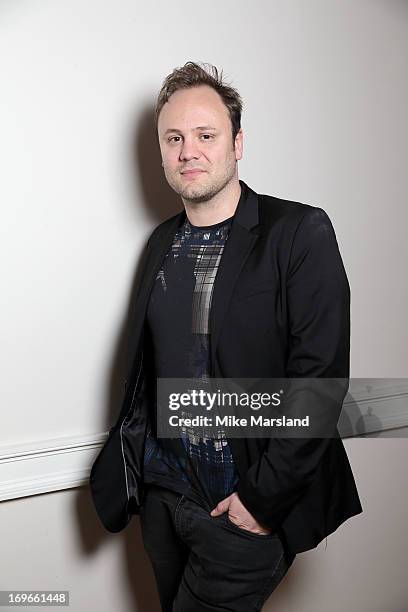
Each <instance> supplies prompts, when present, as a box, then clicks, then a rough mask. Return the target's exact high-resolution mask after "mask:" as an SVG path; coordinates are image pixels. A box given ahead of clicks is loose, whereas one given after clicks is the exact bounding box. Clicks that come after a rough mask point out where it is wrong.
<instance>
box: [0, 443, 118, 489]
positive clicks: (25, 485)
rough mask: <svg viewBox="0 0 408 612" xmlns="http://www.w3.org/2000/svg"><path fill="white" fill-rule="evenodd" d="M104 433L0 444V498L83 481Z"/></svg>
mask: <svg viewBox="0 0 408 612" xmlns="http://www.w3.org/2000/svg"><path fill="white" fill-rule="evenodd" d="M107 435H108V433H107V432H105V433H99V434H93V435H85V436H71V437H66V436H64V437H61V438H52V439H48V440H39V441H33V442H32V443H24V444H13V445H7V446H5V445H3V446H0V501H5V500H8V499H16V498H18V497H27V496H30V495H38V494H39V493H49V492H52V491H61V490H62V489H72V488H74V487H80V486H82V485H86V484H87V483H88V479H89V472H90V469H91V466H92V463H93V461H94V459H95V457H96V455H97V454H98V452H99V450H100V448H101V447H102V445H103V443H104V441H105V440H106V437H107Z"/></svg>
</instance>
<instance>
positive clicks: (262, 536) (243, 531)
mask: <svg viewBox="0 0 408 612" xmlns="http://www.w3.org/2000/svg"><path fill="white" fill-rule="evenodd" d="M222 516H223V517H224V521H225V524H226V525H227V527H230V528H231V529H233V530H234V531H236V532H237V533H239V534H241V535H244V536H249V537H251V538H255V539H257V540H259V539H263V540H271V539H274V538H279V535H278V533H277V532H276V531H275V532H272V533H254V532H253V531H249V530H248V529H244V528H243V527H240V526H239V525H236V524H235V523H234V522H233V521H232V520H231V519H230V517H229V515H228V512H224V514H223V515H222Z"/></svg>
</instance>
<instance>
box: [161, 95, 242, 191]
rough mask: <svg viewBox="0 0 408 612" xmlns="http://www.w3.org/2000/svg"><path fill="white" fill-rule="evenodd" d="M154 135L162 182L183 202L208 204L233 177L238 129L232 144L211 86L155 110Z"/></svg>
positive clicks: (227, 120) (238, 149)
mask: <svg viewBox="0 0 408 612" xmlns="http://www.w3.org/2000/svg"><path fill="white" fill-rule="evenodd" d="M158 136H159V144H160V151H161V155H162V160H163V168H164V173H165V175H166V179H167V181H168V183H169V185H170V187H172V189H174V191H175V192H176V193H178V194H179V195H181V197H182V198H183V199H184V200H185V201H187V202H205V201H207V200H210V199H211V198H213V197H214V196H215V195H216V194H217V193H219V192H220V191H221V190H222V189H223V188H224V187H225V186H226V185H227V184H228V183H230V182H231V181H232V180H233V179H234V178H235V177H236V178H237V177H238V172H237V163H236V161H237V160H238V159H241V158H242V144H243V142H242V139H243V134H242V130H240V131H239V132H238V134H237V136H236V138H235V142H234V144H233V142H232V132H231V120H230V116H229V112H228V109H227V107H226V106H225V104H224V103H223V101H222V99H221V97H220V96H219V95H218V93H217V92H216V91H215V90H214V89H213V88H212V87H209V86H208V85H200V86H197V87H192V88H190V89H181V90H178V91H176V92H175V93H174V94H172V95H171V96H170V98H169V100H168V101H167V102H166V104H165V105H164V106H163V108H162V110H161V112H160V115H159V119H158ZM189 170H195V172H189Z"/></svg>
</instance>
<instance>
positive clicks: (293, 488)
mask: <svg viewBox="0 0 408 612" xmlns="http://www.w3.org/2000/svg"><path fill="white" fill-rule="evenodd" d="M240 185H241V197H240V200H239V203H238V206H237V209H236V212H235V215H234V218H233V222H232V226H231V231H230V235H229V238H228V240H227V242H226V245H225V248H224V252H223V256H222V258H221V262H220V267H219V269H218V272H217V276H216V279H215V284H214V289H213V295H212V303H211V312H210V347H211V375H212V376H214V377H219V378H223V377H228V378H252V377H254V378H285V377H288V378H289V377H291V378H297V377H304V378H308V377H313V378H320V377H323V378H326V377H327V378H343V379H346V380H347V379H348V377H349V341H350V289H349V284H348V281H347V276H346V273H345V270H344V266H343V263H342V259H341V256H340V253H339V249H338V245H337V240H336V236H335V232H334V230H333V227H332V224H331V222H330V219H329V217H328V215H327V214H326V212H325V211H324V210H323V209H321V208H318V207H314V206H309V205H306V204H302V203H299V202H291V201H287V200H282V199H279V198H276V197H272V196H267V195H260V194H257V193H255V192H254V191H253V190H252V189H250V188H249V187H248V186H247V185H246V184H245V183H244V182H243V181H240ZM185 217H186V213H185V211H184V210H183V211H182V212H180V213H178V214H177V215H175V216H173V217H171V218H170V219H167V220H166V221H164V222H163V223H161V224H160V225H159V226H157V228H156V229H155V230H154V231H153V233H152V234H151V236H150V238H149V240H148V243H147V249H146V254H145V261H144V265H143V271H142V276H141V280H140V284H139V291H138V296H137V299H136V303H135V308H134V313H133V318H132V320H131V325H130V329H129V367H128V375H127V378H126V381H125V397H124V400H123V404H122V409H121V411H120V415H119V418H118V420H117V422H116V424H115V425H114V427H113V428H112V429H111V430H110V432H109V438H108V441H107V442H106V443H105V446H104V447H103V448H102V451H101V452H100V454H99V455H98V457H97V459H96V461H95V463H94V465H93V468H92V472H91V478H90V483H91V489H92V494H93V498H94V502H95V505H96V509H97V512H98V515H99V517H100V518H101V520H102V522H103V524H104V525H105V527H106V528H107V529H108V530H110V531H119V530H120V529H123V527H124V526H125V525H126V524H127V523H128V522H129V520H130V518H131V515H132V514H138V512H139V508H140V504H141V502H142V499H143V493H144V489H143V450H144V439H145V435H146V424H147V420H148V418H149V416H148V415H149V406H150V405H151V393H152V384H151V383H153V382H154V379H153V378H151V372H152V362H151V359H152V354H151V352H150V345H149V346H148V345H147V336H148V335H147V334H146V333H144V330H145V327H144V324H145V316H146V309H147V305H148V300H149V297H150V292H151V290H152V288H153V284H154V281H155V278H156V275H157V272H158V270H159V268H160V265H161V262H162V260H163V257H164V256H165V254H166V252H167V250H168V248H169V247H170V245H171V242H172V239H173V236H174V234H175V232H176V231H177V229H178V228H179V226H180V225H181V224H182V223H183V221H184V220H185ZM346 390H347V389H346V388H345V389H344V393H343V395H342V398H341V400H343V399H344V395H345V393H346ZM340 403H341V402H340ZM336 434H337V429H336ZM229 443H230V446H231V451H232V454H233V457H234V460H235V463H236V467H237V471H238V476H239V482H238V486H237V492H238V494H239V497H240V499H241V501H242V502H243V504H244V505H245V506H246V507H247V509H248V510H249V512H250V513H251V514H252V515H253V516H254V517H255V518H256V519H257V520H258V521H259V522H260V523H262V524H264V525H266V526H269V527H270V528H271V529H273V530H274V531H275V530H278V531H279V534H280V536H281V538H282V539H284V541H285V543H286V546H287V548H288V549H289V550H290V551H291V552H293V553H298V552H302V551H305V550H308V549H311V548H314V547H315V546H317V544H318V543H319V542H320V541H321V540H322V539H323V538H324V537H325V536H327V535H329V534H330V533H332V532H333V531H334V530H335V529H337V527H338V526H339V525H340V524H341V523H343V522H344V521H345V520H346V519H348V518H350V517H351V516H353V515H356V514H359V513H360V512H362V507H361V503H360V499H359V496H358V492H357V489H356V485H355V482H354V478H353V474H352V471H351V468H350V464H349V461H348V458H347V455H346V452H345V449H344V446H343V442H342V440H341V438H340V437H339V436H337V437H331V438H314V439H312V440H310V439H309V440H307V439H300V438H290V439H282V438H267V439H265V438H244V439H240V438H229Z"/></svg>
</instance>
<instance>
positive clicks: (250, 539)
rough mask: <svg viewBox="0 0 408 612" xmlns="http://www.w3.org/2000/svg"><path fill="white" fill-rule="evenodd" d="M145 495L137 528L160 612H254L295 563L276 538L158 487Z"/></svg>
mask: <svg viewBox="0 0 408 612" xmlns="http://www.w3.org/2000/svg"><path fill="white" fill-rule="evenodd" d="M146 491H147V493H146V497H145V500H144V502H143V504H142V507H141V509H140V524H141V530H142V537H143V544H144V548H145V550H146V553H147V554H148V556H149V558H150V560H151V563H152V566H153V570H154V574H155V578H156V582H157V588H158V592H159V597H160V602H161V606H162V610H163V612H259V611H260V610H261V608H262V605H263V604H264V602H265V601H266V600H267V599H268V597H269V595H270V594H271V593H272V591H273V590H274V589H275V588H276V587H277V585H278V584H279V582H280V581H281V580H282V578H283V577H284V575H285V574H286V572H287V571H288V569H289V567H290V565H291V564H292V562H293V560H294V558H295V555H293V554H289V553H288V551H287V550H286V549H285V547H284V546H283V544H282V540H281V538H280V537H279V535H278V534H277V533H272V534H268V535H261V534H256V533H251V532H250V531H248V530H246V529H243V528H241V527H238V526H237V525H235V524H234V523H232V522H231V520H230V519H229V518H228V512H225V513H224V514H222V515H221V516H219V517H212V516H210V514H209V513H208V510H206V509H205V508H204V507H201V506H200V505H198V504H196V503H195V502H193V501H191V500H189V499H188V498H187V497H186V496H185V495H180V494H178V493H175V492H173V491H171V490H170V489H166V488H164V487H159V486H158V485H154V484H149V485H146Z"/></svg>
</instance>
